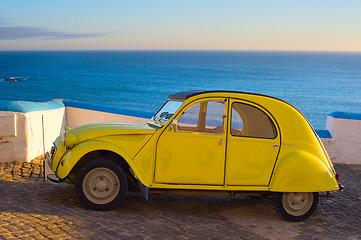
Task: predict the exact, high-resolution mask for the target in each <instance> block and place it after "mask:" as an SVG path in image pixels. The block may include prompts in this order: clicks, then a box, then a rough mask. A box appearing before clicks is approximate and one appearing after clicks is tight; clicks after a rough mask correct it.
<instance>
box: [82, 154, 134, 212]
mask: <svg viewBox="0 0 361 240" xmlns="http://www.w3.org/2000/svg"><path fill="white" fill-rule="evenodd" d="M127 186H128V183H127V177H126V175H125V173H124V171H123V169H122V168H121V167H120V166H119V165H118V164H116V163H115V162H113V161H110V160H108V159H95V160H92V161H90V162H88V163H86V164H85V165H84V166H83V167H82V168H81V169H80V170H79V172H78V174H77V176H76V180H75V189H76V193H77V195H78V197H79V199H80V200H81V202H83V203H84V204H85V205H86V206H87V207H88V208H91V209H94V210H110V209H113V208H115V207H117V206H118V205H119V203H120V202H121V201H122V200H123V198H124V196H125V194H126V192H127Z"/></svg>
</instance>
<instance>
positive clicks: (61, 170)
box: [56, 141, 143, 182]
mask: <svg viewBox="0 0 361 240" xmlns="http://www.w3.org/2000/svg"><path fill="white" fill-rule="evenodd" d="M97 150H106V151H111V152H114V153H116V154H118V155H119V156H121V157H122V158H123V159H124V160H125V161H126V162H127V163H128V164H129V166H130V168H131V170H132V173H133V174H134V177H136V178H138V179H139V180H140V181H141V182H143V181H142V179H141V176H139V174H138V170H137V168H136V167H135V165H134V163H133V162H132V160H131V158H130V157H129V155H128V154H127V153H125V152H124V151H123V150H122V149H120V148H119V147H117V146H115V145H113V144H111V143H107V142H101V141H91V142H83V143H81V144H78V145H76V146H75V147H74V148H72V149H71V150H69V151H68V152H67V153H66V154H65V155H64V156H63V157H62V159H61V160H60V162H59V165H58V167H57V169H56V175H57V177H58V178H60V179H64V178H65V177H67V176H68V174H69V173H70V171H71V170H72V169H73V168H74V166H75V165H76V163H77V162H78V161H79V160H80V159H81V158H82V157H83V156H84V155H85V154H87V153H89V152H93V151H97Z"/></svg>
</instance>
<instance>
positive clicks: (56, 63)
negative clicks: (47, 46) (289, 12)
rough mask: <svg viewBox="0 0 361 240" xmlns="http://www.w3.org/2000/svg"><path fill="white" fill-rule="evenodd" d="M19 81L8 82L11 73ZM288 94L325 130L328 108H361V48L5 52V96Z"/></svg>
mask: <svg viewBox="0 0 361 240" xmlns="http://www.w3.org/2000/svg"><path fill="white" fill-rule="evenodd" d="M10 76H12V77H17V78H19V79H20V80H21V81H19V82H6V81H5V78H6V77H10ZM203 89H204V90H215V89H217V90H236V91H248V92H256V93H262V94H267V95H271V96H275V97H278V98H281V99H284V100H286V101H288V102H290V103H291V104H293V105H294V106H296V107H297V108H298V109H300V110H301V111H302V112H303V113H304V115H305V116H306V117H307V118H308V119H309V120H310V122H311V123H312V125H313V126H314V127H315V128H316V129H324V127H325V122H326V116H327V114H329V113H331V112H334V111H346V112H358V113H361V53H317V52H253V51H49V52H48V51H45V52H32V51H30V52H0V99H3V100H27V101H47V100H51V99H56V98H61V99H71V100H78V101H84V102H90V103H96V104H103V105H111V106H119V107H124V108H130V109H139V110H146V111H152V112H154V111H156V110H157V109H158V107H160V106H161V105H162V104H163V103H164V101H165V100H166V99H167V97H168V95H170V94H172V93H175V92H178V91H184V90H203Z"/></svg>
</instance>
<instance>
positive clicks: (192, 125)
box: [177, 101, 225, 134]
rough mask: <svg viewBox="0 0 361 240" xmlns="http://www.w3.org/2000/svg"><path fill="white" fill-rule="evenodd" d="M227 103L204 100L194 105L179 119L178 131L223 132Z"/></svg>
mask: <svg viewBox="0 0 361 240" xmlns="http://www.w3.org/2000/svg"><path fill="white" fill-rule="evenodd" d="M224 113H225V103H224V102H223V101H203V102H199V103H196V104H194V105H192V106H191V107H190V108H188V109H187V110H186V111H185V112H183V114H182V116H181V117H180V118H179V119H178V124H177V131H183V132H201V133H211V134H222V133H223V132H224V115H225V114H224Z"/></svg>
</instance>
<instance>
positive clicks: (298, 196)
mask: <svg viewBox="0 0 361 240" xmlns="http://www.w3.org/2000/svg"><path fill="white" fill-rule="evenodd" d="M317 204H318V193H317V192H284V193H275V196H274V206H275V209H276V212H277V213H278V214H279V215H280V216H281V217H282V218H283V219H285V220H287V221H293V222H297V221H302V220H305V219H307V218H308V217H310V216H311V215H312V213H313V212H314V211H315V210H316V208H317Z"/></svg>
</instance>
